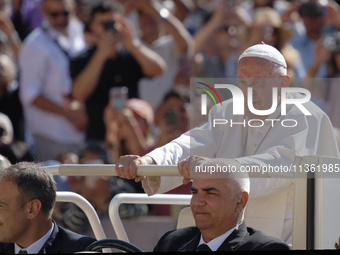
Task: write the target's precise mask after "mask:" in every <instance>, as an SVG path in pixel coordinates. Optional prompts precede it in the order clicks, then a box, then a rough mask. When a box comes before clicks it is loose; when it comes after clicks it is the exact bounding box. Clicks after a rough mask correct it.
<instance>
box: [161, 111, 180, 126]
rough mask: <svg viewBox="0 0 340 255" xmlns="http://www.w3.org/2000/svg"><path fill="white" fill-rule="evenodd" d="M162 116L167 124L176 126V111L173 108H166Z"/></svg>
mask: <svg viewBox="0 0 340 255" xmlns="http://www.w3.org/2000/svg"><path fill="white" fill-rule="evenodd" d="M164 118H165V119H166V123H167V125H168V126H177V112H176V111H175V110H173V109H167V110H165V113H164Z"/></svg>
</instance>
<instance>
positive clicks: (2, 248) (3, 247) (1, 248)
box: [0, 243, 14, 254]
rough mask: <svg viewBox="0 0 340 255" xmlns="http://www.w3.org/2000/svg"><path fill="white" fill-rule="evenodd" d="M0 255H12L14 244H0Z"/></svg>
mask: <svg viewBox="0 0 340 255" xmlns="http://www.w3.org/2000/svg"><path fill="white" fill-rule="evenodd" d="M0 254H14V243H0Z"/></svg>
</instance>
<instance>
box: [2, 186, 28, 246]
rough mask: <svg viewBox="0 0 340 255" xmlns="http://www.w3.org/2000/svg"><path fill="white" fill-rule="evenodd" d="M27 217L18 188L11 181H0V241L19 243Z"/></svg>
mask: <svg viewBox="0 0 340 255" xmlns="http://www.w3.org/2000/svg"><path fill="white" fill-rule="evenodd" d="M26 226H27V217H26V214H25V210H24V205H23V203H22V201H21V200H20V196H19V189H18V186H17V185H16V183H14V182H12V181H4V180H1V181H0V242H6V243H21V240H23V238H24V236H25V229H26Z"/></svg>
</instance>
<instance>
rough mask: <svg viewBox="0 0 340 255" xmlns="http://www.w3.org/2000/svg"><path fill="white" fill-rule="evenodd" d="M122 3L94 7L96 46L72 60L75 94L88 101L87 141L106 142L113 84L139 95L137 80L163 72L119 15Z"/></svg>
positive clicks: (162, 66) (92, 26) (159, 60)
mask: <svg viewBox="0 0 340 255" xmlns="http://www.w3.org/2000/svg"><path fill="white" fill-rule="evenodd" d="M118 13H119V6H117V5H113V3H112V2H108V1H103V2H101V3H99V4H98V5H97V6H95V7H94V8H93V9H92V12H91V15H90V21H89V29H90V33H91V34H92V36H93V40H94V42H93V43H94V47H92V48H90V49H89V50H88V51H86V52H84V53H83V54H81V55H80V56H78V57H77V58H75V59H73V60H72V62H71V76H72V78H73V88H72V95H73V96H74V97H75V98H76V99H78V100H79V101H81V102H85V103H86V109H87V114H88V117H89V126H88V128H87V137H86V138H87V140H99V141H104V138H105V124H104V121H103V114H104V109H105V107H106V106H107V105H108V102H109V94H110V93H109V91H110V89H111V88H113V87H121V86H126V87H128V89H129V93H128V96H129V97H130V98H133V97H138V81H139V80H140V79H141V78H142V77H145V76H146V77H154V76H157V75H160V74H162V73H163V71H164V70H165V69H166V64H165V62H164V61H163V59H162V58H161V57H160V56H159V55H158V54H156V53H155V52H154V51H152V50H150V49H148V48H147V47H146V46H144V45H143V44H142V43H141V42H140V41H139V40H137V39H136V38H134V35H133V32H132V27H131V24H129V22H128V20H127V19H126V18H125V17H123V16H121V15H119V14H118Z"/></svg>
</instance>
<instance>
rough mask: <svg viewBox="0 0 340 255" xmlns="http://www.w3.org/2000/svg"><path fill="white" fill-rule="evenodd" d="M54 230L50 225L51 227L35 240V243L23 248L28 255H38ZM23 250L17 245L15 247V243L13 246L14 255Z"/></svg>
mask: <svg viewBox="0 0 340 255" xmlns="http://www.w3.org/2000/svg"><path fill="white" fill-rule="evenodd" d="M53 229H54V223H52V226H51V228H50V230H49V231H47V233H46V234H45V235H44V236H43V237H42V238H40V239H39V240H37V241H36V242H34V243H32V244H31V245H30V246H28V247H27V248H24V249H25V250H26V251H27V253H28V254H38V253H39V251H40V250H41V248H42V247H43V246H44V244H45V243H46V242H47V240H48V239H49V238H50V236H51V234H52V232H53ZM22 249H23V248H21V247H20V246H19V245H17V244H16V243H15V244H14V252H15V254H18V253H19V251H21V250H22Z"/></svg>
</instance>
